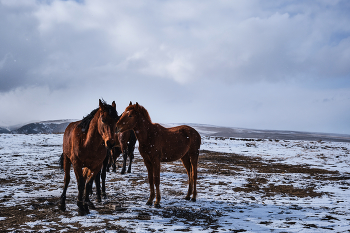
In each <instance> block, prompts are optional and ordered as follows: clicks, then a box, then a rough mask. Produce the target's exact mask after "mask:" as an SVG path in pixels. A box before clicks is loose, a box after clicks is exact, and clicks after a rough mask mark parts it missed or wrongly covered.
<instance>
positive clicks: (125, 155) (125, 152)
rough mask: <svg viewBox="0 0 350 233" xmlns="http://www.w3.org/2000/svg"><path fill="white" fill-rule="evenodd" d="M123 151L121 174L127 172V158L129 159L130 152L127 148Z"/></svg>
mask: <svg viewBox="0 0 350 233" xmlns="http://www.w3.org/2000/svg"><path fill="white" fill-rule="evenodd" d="M122 151H123V168H122V172H121V174H125V170H126V160H127V159H128V152H127V149H122Z"/></svg>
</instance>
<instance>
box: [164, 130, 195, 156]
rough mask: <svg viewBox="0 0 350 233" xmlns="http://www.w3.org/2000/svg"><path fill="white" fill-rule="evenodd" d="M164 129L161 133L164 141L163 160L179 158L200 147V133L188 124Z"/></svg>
mask: <svg viewBox="0 0 350 233" xmlns="http://www.w3.org/2000/svg"><path fill="white" fill-rule="evenodd" d="M162 131H163V132H162V133H160V134H159V138H160V141H161V143H162V161H165V162H166V161H173V160H177V159H179V158H181V157H182V156H183V155H184V154H186V153H188V152H190V153H195V152H196V151H198V150H199V148H200V145H201V137H200V135H199V133H198V132H197V130H195V129H194V128H192V127H190V126H188V125H180V126H176V127H171V128H162Z"/></svg>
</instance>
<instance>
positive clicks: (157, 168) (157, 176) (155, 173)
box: [153, 160, 161, 208]
mask: <svg viewBox="0 0 350 233" xmlns="http://www.w3.org/2000/svg"><path fill="white" fill-rule="evenodd" d="M154 165H155V166H154V169H153V176H154V184H155V186H156V201H155V202H154V207H156V208H160V199H161V197H160V189H159V184H160V161H159V160H158V161H156V162H155V163H154Z"/></svg>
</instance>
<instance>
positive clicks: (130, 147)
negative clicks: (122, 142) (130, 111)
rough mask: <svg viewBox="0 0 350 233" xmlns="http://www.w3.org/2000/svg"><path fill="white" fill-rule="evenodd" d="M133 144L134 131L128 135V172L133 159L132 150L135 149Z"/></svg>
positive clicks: (134, 138) (134, 139)
mask: <svg viewBox="0 0 350 233" xmlns="http://www.w3.org/2000/svg"><path fill="white" fill-rule="evenodd" d="M135 144H136V136H135V133H134V131H131V132H130V137H129V143H128V155H129V160H130V161H129V162H130V163H129V167H128V173H131V164H132V161H133V159H134V150H135Z"/></svg>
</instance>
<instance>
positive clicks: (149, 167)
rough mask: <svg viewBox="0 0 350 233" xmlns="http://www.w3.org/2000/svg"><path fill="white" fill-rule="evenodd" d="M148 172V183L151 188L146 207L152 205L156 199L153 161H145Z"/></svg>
mask: <svg viewBox="0 0 350 233" xmlns="http://www.w3.org/2000/svg"><path fill="white" fill-rule="evenodd" d="M144 162H145V165H146V167H147V172H148V182H149V188H150V196H149V199H148V201H147V203H146V205H152V204H153V199H154V183H153V166H152V162H151V161H144Z"/></svg>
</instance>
